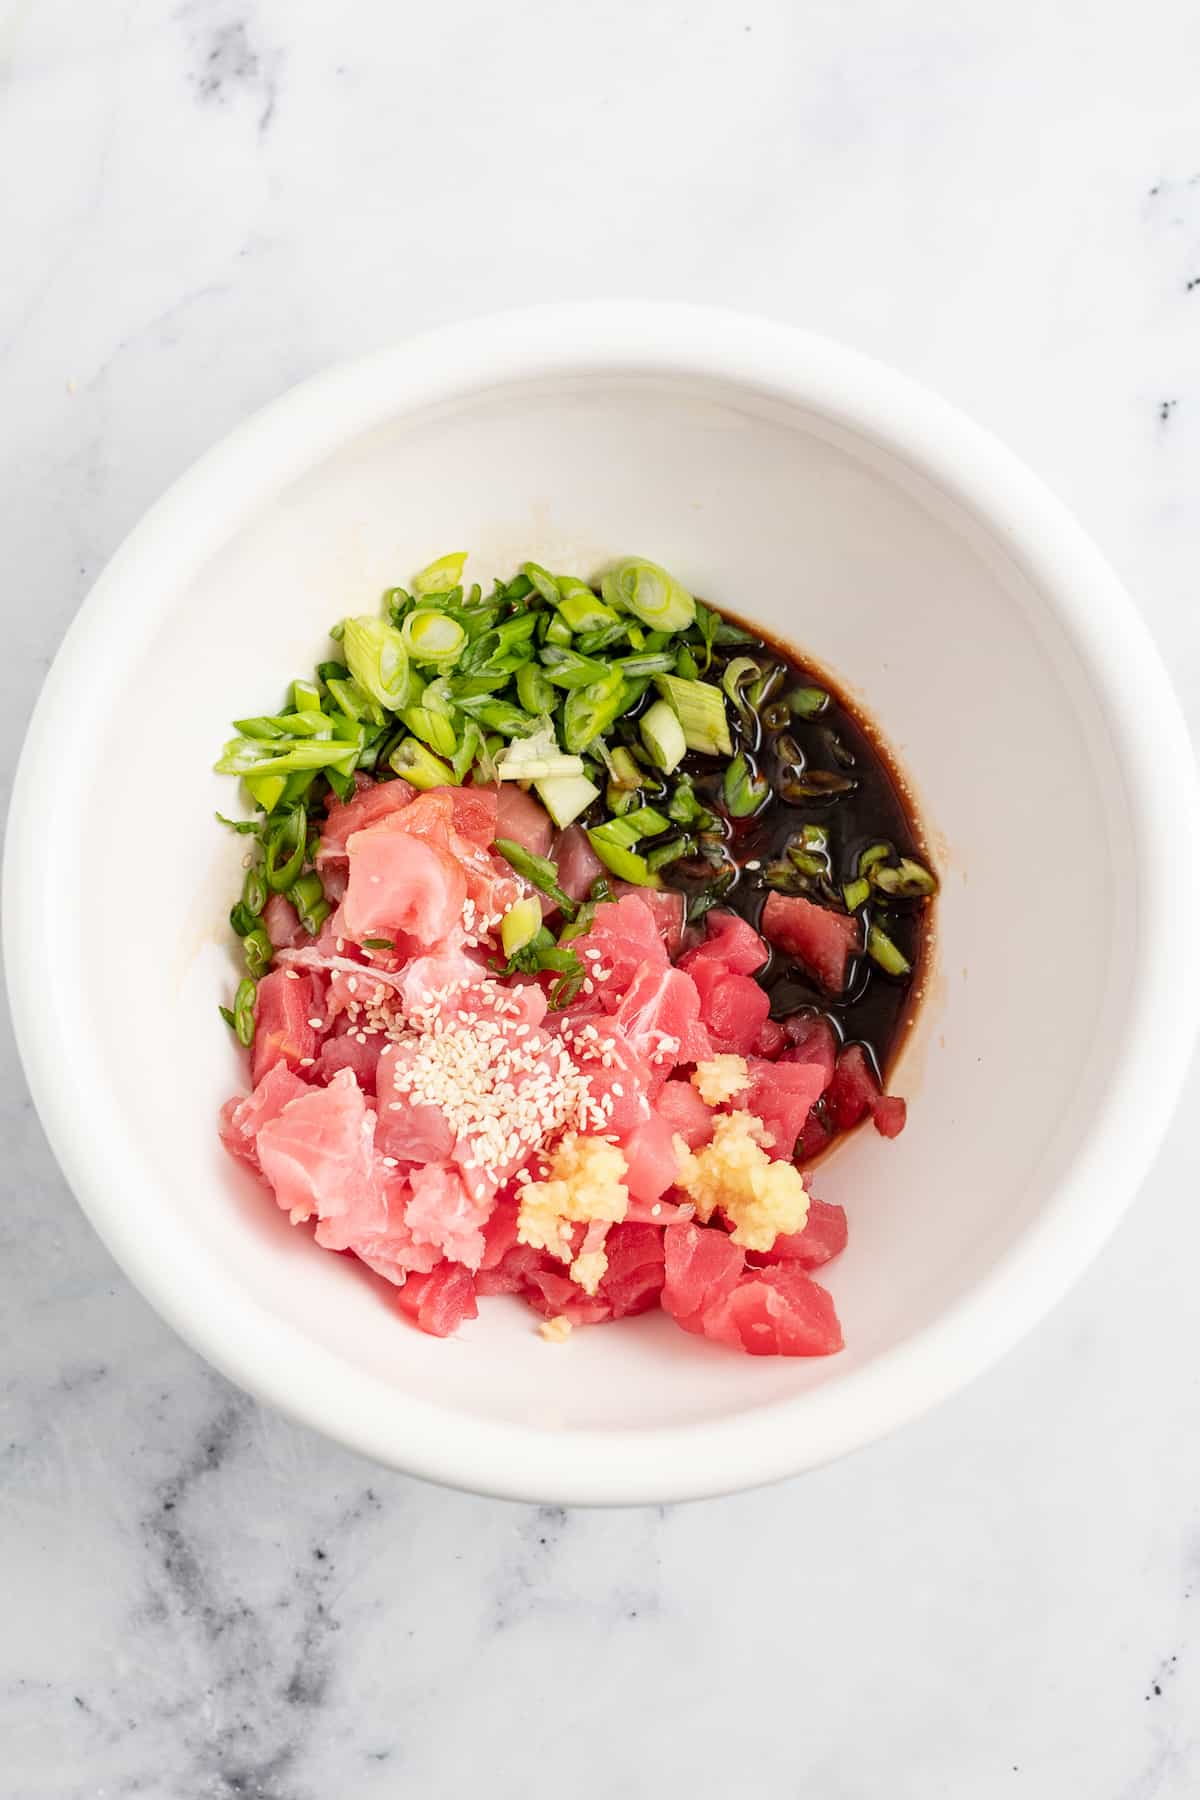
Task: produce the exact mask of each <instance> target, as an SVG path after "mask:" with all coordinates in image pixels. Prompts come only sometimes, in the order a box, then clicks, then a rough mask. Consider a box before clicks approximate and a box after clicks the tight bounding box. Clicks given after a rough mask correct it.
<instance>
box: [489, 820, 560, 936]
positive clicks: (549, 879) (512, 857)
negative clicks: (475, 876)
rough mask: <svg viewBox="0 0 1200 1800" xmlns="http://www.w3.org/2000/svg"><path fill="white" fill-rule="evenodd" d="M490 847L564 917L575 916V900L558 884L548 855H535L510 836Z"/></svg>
mask: <svg viewBox="0 0 1200 1800" xmlns="http://www.w3.org/2000/svg"><path fill="white" fill-rule="evenodd" d="M492 849H493V850H498V851H499V852H500V854H501V856H502V857H503V858H504V860H505V862H506V863H507V864H508V865H509V867H510V868H512V869H515V870H516V872H517V874H518V875H522V876H524V878H525V880H526V881H528V882H529V883H530V885H531V886H532V887H535V888H537V889H538V891H539V893H542V894H547V895H548V896H549V897H550V899H551V900H553V901H554V904H555V905H556V906H557V907H558V909H559V911H560V912H561V913H563V914H564V916H565V917H566V918H568V919H573V918H574V917H575V912H576V906H575V902H574V900H572V898H571V896H570V895H569V894H566V893H564V892H563V890H562V888H561V887H560V886H559V885H558V868H557V865H556V864H554V863H552V862H551V861H550V858H549V857H548V856H535V855H534V853H533V851H532V850H526V849H525V848H524V847H523V845H521V844H515V843H514V842H513V840H512V839H511V838H497V839H496V841H495V843H494V844H493V845H492Z"/></svg>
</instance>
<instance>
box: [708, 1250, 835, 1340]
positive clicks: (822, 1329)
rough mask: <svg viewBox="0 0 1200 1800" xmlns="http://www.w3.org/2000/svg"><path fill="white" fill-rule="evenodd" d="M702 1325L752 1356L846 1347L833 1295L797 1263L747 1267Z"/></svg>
mask: <svg viewBox="0 0 1200 1800" xmlns="http://www.w3.org/2000/svg"><path fill="white" fill-rule="evenodd" d="M684 1229H686V1227H684ZM680 1323H681V1324H683V1323H684V1321H683V1320H681V1321H680ZM691 1329H695V1327H691ZM700 1329H701V1330H702V1331H703V1333H704V1336H705V1337H707V1338H711V1339H713V1340H714V1342H716V1343H719V1344H728V1345H729V1346H730V1347H731V1348H732V1349H734V1350H745V1351H746V1352H747V1353H748V1354H749V1355H751V1356H829V1355H831V1354H832V1353H833V1352H834V1351H835V1350H840V1349H841V1348H842V1328H841V1325H840V1324H839V1323H838V1316H837V1312H836V1311H835V1309H834V1304H833V1300H832V1298H831V1296H830V1295H829V1294H828V1293H827V1292H826V1290H825V1289H824V1288H823V1287H820V1286H819V1285H818V1284H817V1283H816V1282H815V1281H812V1280H811V1279H810V1278H809V1277H808V1276H807V1275H806V1274H805V1273H804V1271H803V1269H801V1268H799V1267H798V1266H797V1265H796V1264H795V1263H776V1264H774V1265H773V1266H772V1267H771V1268H769V1269H747V1270H746V1273H745V1274H744V1275H743V1276H742V1279H741V1280H740V1281H739V1282H738V1284H737V1286H736V1288H734V1290H733V1292H732V1293H731V1294H729V1295H728V1296H727V1297H726V1298H725V1299H723V1300H721V1301H718V1302H716V1303H715V1304H710V1305H707V1306H706V1307H705V1308H704V1310H703V1312H702V1314H701V1315H700Z"/></svg>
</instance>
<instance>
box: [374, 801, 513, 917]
mask: <svg viewBox="0 0 1200 1800" xmlns="http://www.w3.org/2000/svg"><path fill="white" fill-rule="evenodd" d="M497 810H498V801H497V799H496V794H495V790H494V789H492V788H486V787H482V788H457V787H444V788H431V789H429V791H428V792H426V793H424V794H418V796H417V798H416V799H415V800H414V801H413V802H412V805H411V806H407V807H405V808H404V810H403V811H402V812H399V813H396V814H395V815H394V816H393V817H392V818H390V819H385V820H384V821H383V822H382V823H381V825H380V826H379V830H380V831H398V832H400V833H401V834H402V835H404V836H406V837H410V838H416V839H418V840H419V841H420V842H422V843H425V844H427V845H428V846H429V847H430V848H431V849H434V850H438V851H440V852H441V853H442V855H444V856H446V857H447V858H448V859H449V860H450V861H451V862H452V863H453V864H454V866H455V868H456V869H457V870H458V871H459V873H460V874H461V876H462V878H463V880H464V881H465V883H466V890H467V898H468V899H469V900H470V901H471V903H472V905H473V906H474V908H475V912H476V916H477V917H478V918H480V919H483V918H498V917H500V916H501V914H503V913H504V912H506V911H507V909H508V908H509V907H510V906H511V905H512V903H513V901H514V900H516V899H518V898H519V897H520V895H521V893H522V891H523V883H521V882H519V881H518V880H517V878H516V876H515V875H514V874H513V872H512V870H511V869H510V868H509V866H508V864H507V863H506V862H505V861H504V859H503V857H500V856H496V855H493V853H492V851H491V850H490V848H489V846H490V845H491V844H492V843H493V841H494V840H495V836H496V817H497Z"/></svg>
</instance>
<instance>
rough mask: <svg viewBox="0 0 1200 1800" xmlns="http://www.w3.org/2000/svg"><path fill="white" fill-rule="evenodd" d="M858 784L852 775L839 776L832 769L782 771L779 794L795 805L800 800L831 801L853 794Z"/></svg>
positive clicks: (790, 769) (791, 769) (792, 769)
mask: <svg viewBox="0 0 1200 1800" xmlns="http://www.w3.org/2000/svg"><path fill="white" fill-rule="evenodd" d="M857 786H858V782H857V780H856V779H855V777H854V776H853V775H839V774H838V773H837V772H836V770H833V769H801V768H789V769H784V771H783V772H782V774H781V775H780V777H779V792H780V795H781V797H782V798H783V799H784V800H787V801H788V802H789V803H790V804H792V805H797V804H798V803H799V802H800V801H801V800H831V799H837V798H838V797H839V796H840V795H842V794H850V793H853V791H854V789H855V788H856V787H857Z"/></svg>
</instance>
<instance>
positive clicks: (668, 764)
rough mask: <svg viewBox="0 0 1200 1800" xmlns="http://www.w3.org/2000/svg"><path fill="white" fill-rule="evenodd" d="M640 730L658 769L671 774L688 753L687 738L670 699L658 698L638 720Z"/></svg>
mask: <svg viewBox="0 0 1200 1800" xmlns="http://www.w3.org/2000/svg"><path fill="white" fill-rule="evenodd" d="M638 731H639V733H640V734H641V739H642V742H643V744H645V746H646V749H647V751H648V752H649V755H650V759H651V761H652V762H653V764H654V766H655V768H656V769H661V770H662V771H663V773H664V774H665V775H670V774H671V772H672V771H673V770H674V769H677V768H678V767H679V765H680V763H681V762H682V761H683V759H684V757H685V756H686V755H687V739H686V738H685V737H684V735H683V726H682V725H681V724H680V723H679V719H678V716H677V715H676V713H675V709H674V708H673V707H672V705H671V704H670V702H669V701H668V700H656V701H655V702H654V704H653V706H648V707H647V708H646V710H645V712H644V713H643V714H642V716H641V718H640V719H639V720H638Z"/></svg>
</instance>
